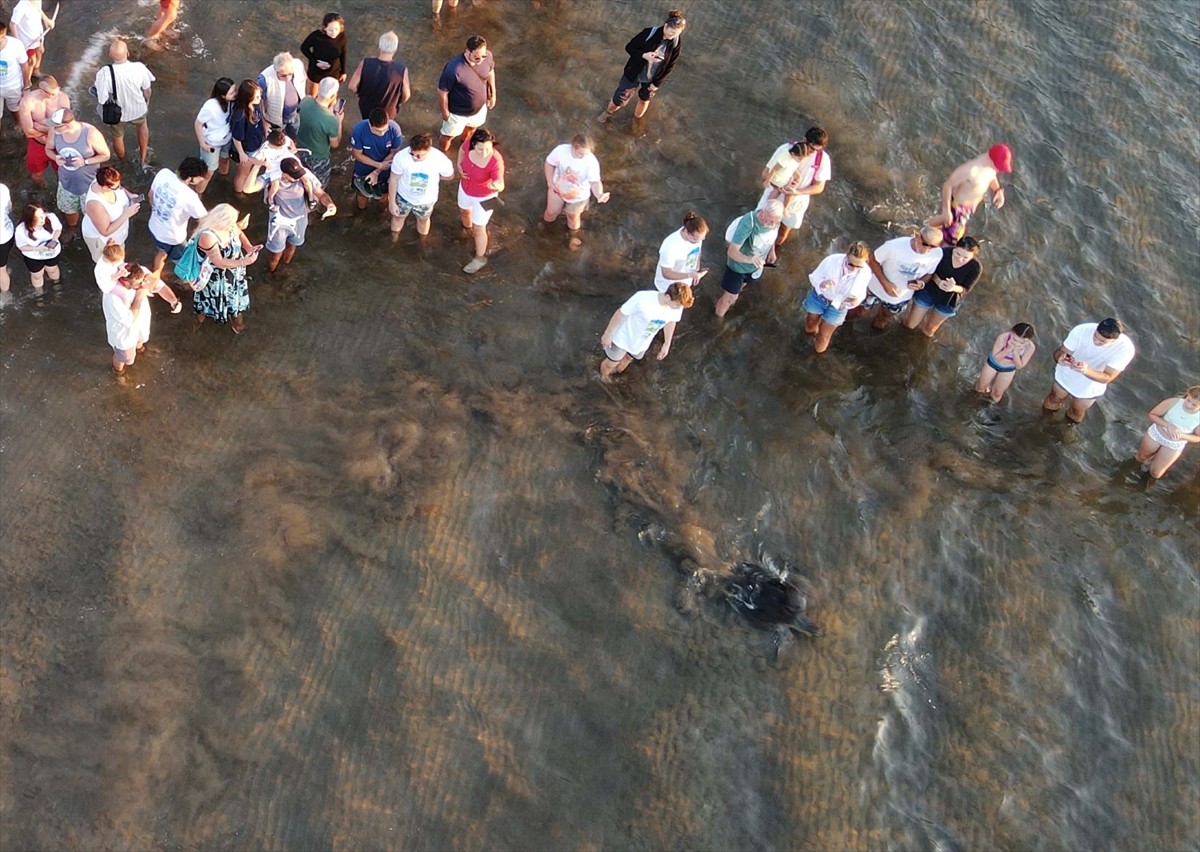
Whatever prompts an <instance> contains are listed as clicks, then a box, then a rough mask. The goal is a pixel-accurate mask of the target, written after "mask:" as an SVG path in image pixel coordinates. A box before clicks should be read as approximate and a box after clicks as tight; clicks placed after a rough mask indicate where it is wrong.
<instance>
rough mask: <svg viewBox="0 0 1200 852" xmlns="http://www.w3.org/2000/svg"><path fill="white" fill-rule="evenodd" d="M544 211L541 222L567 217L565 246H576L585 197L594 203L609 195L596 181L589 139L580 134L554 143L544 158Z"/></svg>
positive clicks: (595, 163)
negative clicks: (553, 147) (566, 140)
mask: <svg viewBox="0 0 1200 852" xmlns="http://www.w3.org/2000/svg"><path fill="white" fill-rule="evenodd" d="M544 170H545V172H546V212H545V213H543V214H542V221H543V222H546V223H547V224H549V223H551V222H553V221H555V220H556V219H558V217H559V215H560V214H562V213H566V216H567V237H568V242H567V245H568V246H570V248H571V249H577V248H579V247H580V246H582V245H583V240H581V239H580V238H579V229H580V228H582V227H583V211H584V210H586V209H587V204H588V196H589V195H590V196H593V197H595V199H596V203H597V204H604V203H606V202H607V201H608V199H609V197H610V195H609V193H607V192H605V191H604V184H603V183H602V182H601V181H600V161H599V160H597V159H596V155H595V154H593V153H592V141H591V140H590V139H588V138H587V137H586V136H584V135H583V134H582V133H581V134H579V135H577V136H576V137H575V138H574V139H572V140H571V142H570V144H565V143H564V144H562V145H559V146H557V147H556V148H555V149H554V150H553V151H551V152H550V155H549V156H548V157H546V162H545V165H544Z"/></svg>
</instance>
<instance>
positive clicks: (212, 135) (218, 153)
mask: <svg viewBox="0 0 1200 852" xmlns="http://www.w3.org/2000/svg"><path fill="white" fill-rule="evenodd" d="M236 97H237V83H235V82H233V80H231V79H230V78H228V77H221V78H220V79H219V80H217V82H216V83H214V84H213V87H212V94H210V95H209V96H208V100H206V101H205V102H204V105H203V106H202V107H200V112H199V113H197V114H196V123H195V125H194V128H195V131H196V141H197V142H199V143H200V159H201V160H203V161H204V165H206V166H208V174H207V175H205V176H204V180H203V181H201V182H200V183H199V184H198V185H197V186H196V192H197V193H198V194H200V195H203V194H204V190H206V189H207V188H208V182H209V181H210V180H212V176H213V173H214V172H217V171H219V172H220V173H221V174H223V175H227V174H229V146H230V144H231V143H232V142H233V130H232V128H231V127H230V126H229V114H230V111H231V110H232V109H233V101H234V99H235V98H236Z"/></svg>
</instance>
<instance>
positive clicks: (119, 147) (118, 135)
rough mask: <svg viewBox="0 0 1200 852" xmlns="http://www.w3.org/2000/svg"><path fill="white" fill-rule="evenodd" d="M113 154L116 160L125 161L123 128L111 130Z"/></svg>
mask: <svg viewBox="0 0 1200 852" xmlns="http://www.w3.org/2000/svg"><path fill="white" fill-rule="evenodd" d="M113 154H114V155H115V156H116V158H117V159H118V160H124V159H125V128H124V127H121V128H120V129H119V130H118V129H117V128H115V127H114V128H113Z"/></svg>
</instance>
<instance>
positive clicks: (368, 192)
mask: <svg viewBox="0 0 1200 852" xmlns="http://www.w3.org/2000/svg"><path fill="white" fill-rule="evenodd" d="M403 147H404V136H403V135H402V134H401V132H400V125H399V124H397V123H396V122H394V121H392V120H391V119H389V118H388V117H387V113H386V112H384V111H383V109H382V108H381V107H377V108H375V109H373V110H371V114H370V115H369V116H368V117H367V118H366V119H364V120H363V121H360V122H359V123H358V124H356V125H354V129H353V130H351V131H350V153H351V155H352V156H353V157H354V178H353V181H352V182H353V184H354V191H355V192H356V193H358V194H357V195H356V196H355V202H356V203H357V204H358V209H359V210H366V209H367V202H368V201H381V202H383V203H384V204H387V201H388V198H387V188H388V177H389V170H390V169H391V166H392V157H394V156H396V152H397V151H399V150H400V149H401V148H403Z"/></svg>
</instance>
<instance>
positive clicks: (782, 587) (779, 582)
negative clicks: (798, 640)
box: [721, 562, 821, 657]
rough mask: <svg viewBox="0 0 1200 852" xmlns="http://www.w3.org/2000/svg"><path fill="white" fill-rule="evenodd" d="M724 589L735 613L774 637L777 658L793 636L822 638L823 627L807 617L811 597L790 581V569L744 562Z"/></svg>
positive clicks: (726, 582) (725, 582)
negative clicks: (788, 573)
mask: <svg viewBox="0 0 1200 852" xmlns="http://www.w3.org/2000/svg"><path fill="white" fill-rule="evenodd" d="M721 588H722V591H723V592H724V594H725V599H726V600H727V601H729V605H730V606H732V607H733V608H734V610H736V611H737V612H739V613H741V614H742V615H743V616H745V617H746V619H748V620H749V621H750V623H751V624H753V625H755V626H756V627H759V628H761V629H763V630H768V631H770V632H771V633H772V634H773V638H774V640H775V655H776V657H778V656H779V653H780V651H781V650H782V648H783V645H784V643H785V642H786V641H787V639H788V638H789V636H790V635H791V634H793V633H795V634H800V635H804V636H820V635H821V628H820V627H818V626H817V625H815V624H813V623H812V622H811V621H810V620H809V619H808V618H807V617H805V615H804V610H805V609H807V608H808V598H807V597H806V596H805V595H804V592H802V591H801V590H800V589H798V588H797V587H796V586H795V585H794V584H793V583H791V582H790V581H789V580H788V575H787V571H786V570H782V571H781V570H778V569H776V568H773V567H770V566H764V565H758V564H756V563H753V562H743V563H741V564H740V565H738V566H737V567H736V568H734V569H733V570H732V571H731V572H730V573H729V575H728V576H727V577H726V578H725V580H724V582H723V584H722V587H721Z"/></svg>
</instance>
